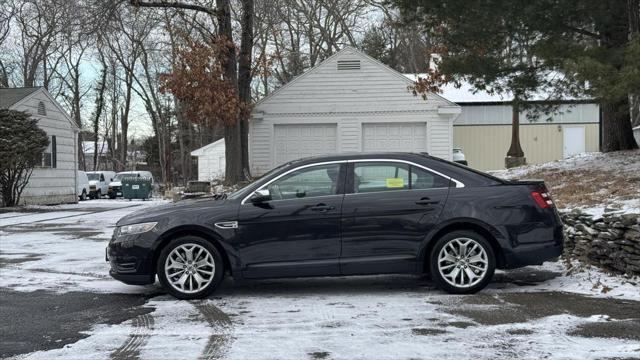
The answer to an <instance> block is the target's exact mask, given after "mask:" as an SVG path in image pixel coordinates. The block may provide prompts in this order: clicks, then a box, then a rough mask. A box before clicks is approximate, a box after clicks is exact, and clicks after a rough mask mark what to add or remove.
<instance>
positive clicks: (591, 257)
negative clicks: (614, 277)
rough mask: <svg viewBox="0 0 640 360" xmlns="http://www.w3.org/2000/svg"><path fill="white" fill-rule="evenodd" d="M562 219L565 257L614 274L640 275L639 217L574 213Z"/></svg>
mask: <svg viewBox="0 0 640 360" xmlns="http://www.w3.org/2000/svg"><path fill="white" fill-rule="evenodd" d="M561 217H562V220H563V222H564V224H565V230H564V233H565V250H564V255H565V256H568V257H574V258H577V259H579V260H581V261H584V262H586V263H589V264H592V265H595V266H598V267H600V268H603V269H605V270H609V271H612V272H616V273H623V274H624V273H626V274H629V275H640V214H619V213H605V214H604V215H602V216H601V217H593V216H591V215H589V214H585V213H582V212H580V211H577V210H573V211H570V212H562V213H561Z"/></svg>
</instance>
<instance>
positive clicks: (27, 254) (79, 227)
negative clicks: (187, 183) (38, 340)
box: [0, 200, 166, 293]
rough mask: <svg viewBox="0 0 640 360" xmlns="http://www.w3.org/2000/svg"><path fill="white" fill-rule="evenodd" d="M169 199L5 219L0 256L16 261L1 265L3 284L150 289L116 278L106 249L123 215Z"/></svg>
mask: <svg viewBox="0 0 640 360" xmlns="http://www.w3.org/2000/svg"><path fill="white" fill-rule="evenodd" d="M164 203H166V202H165V201H162V200H155V201H131V202H129V201H124V200H122V201H121V200H93V201H86V202H82V203H79V204H70V205H60V206H58V207H56V208H55V209H56V210H54V211H51V210H52V209H51V208H47V209H46V210H47V212H42V213H40V212H36V213H29V212H26V213H21V215H20V216H15V217H11V218H9V219H0V258H4V259H7V260H9V261H10V262H12V264H9V265H7V266H6V267H4V268H3V269H2V276H1V277H0V287H9V288H12V289H14V290H18V291H34V290H38V289H47V290H54V291H71V290H87V291H107V292H111V291H117V292H127V293H129V292H134V293H139V292H141V291H145V290H144V288H138V287H130V286H126V285H124V284H121V283H119V282H116V281H113V279H111V277H110V276H109V275H108V271H109V265H108V263H107V262H106V261H105V248H106V246H107V243H108V242H109V239H110V238H111V235H112V233H113V228H114V227H115V223H116V222H117V221H118V220H119V219H120V218H121V217H123V216H125V215H126V214H128V213H130V212H132V211H135V210H140V209H143V208H145V207H150V206H157V205H159V204H164ZM69 209H74V210H75V209H85V210H86V211H67V210H69ZM147 291H148V290H147Z"/></svg>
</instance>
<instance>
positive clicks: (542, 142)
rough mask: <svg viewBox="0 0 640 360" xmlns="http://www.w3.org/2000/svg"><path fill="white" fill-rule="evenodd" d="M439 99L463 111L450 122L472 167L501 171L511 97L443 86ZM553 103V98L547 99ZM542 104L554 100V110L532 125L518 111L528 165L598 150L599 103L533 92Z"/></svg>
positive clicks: (508, 135) (508, 133) (508, 141)
mask: <svg viewBox="0 0 640 360" xmlns="http://www.w3.org/2000/svg"><path fill="white" fill-rule="evenodd" d="M442 90H443V91H442V94H441V95H442V96H443V97H445V98H447V99H448V100H451V101H453V102H455V103H456V104H458V105H460V106H461V107H462V113H461V114H460V116H459V117H458V118H457V119H456V120H455V121H454V123H453V146H454V147H456V148H462V150H463V152H464V154H465V156H466V159H467V161H468V163H469V166H470V167H473V168H476V169H480V170H498V169H504V167H505V162H504V159H505V156H506V154H507V150H508V149H509V145H510V144H511V128H512V127H511V122H512V109H511V103H510V101H511V99H512V98H511V97H510V96H509V95H507V96H504V97H501V96H499V95H495V94H488V93H486V92H483V91H479V92H478V91H474V90H473V89H472V88H471V86H470V85H469V84H466V83H462V86H461V87H460V88H455V87H454V86H451V85H449V86H445V87H444V88H443V89H442ZM550 99H551V100H550ZM532 100H533V101H535V102H538V103H540V104H543V103H545V102H546V103H548V102H552V103H554V104H557V105H558V109H557V110H558V111H557V112H556V113H555V114H550V116H544V115H543V116H541V117H540V118H539V119H537V120H536V121H531V120H529V119H528V117H527V111H523V112H521V113H520V145H521V146H522V150H523V151H524V155H525V158H526V159H527V163H528V164H539V163H545V162H550V161H555V160H560V159H563V158H566V157H569V156H572V155H576V154H580V153H584V152H594V151H599V149H600V141H599V139H600V105H599V104H598V103H597V102H596V101H595V100H592V99H587V98H566V97H565V98H554V97H553V95H552V94H542V93H541V94H536V96H535V97H534V98H533V99H532Z"/></svg>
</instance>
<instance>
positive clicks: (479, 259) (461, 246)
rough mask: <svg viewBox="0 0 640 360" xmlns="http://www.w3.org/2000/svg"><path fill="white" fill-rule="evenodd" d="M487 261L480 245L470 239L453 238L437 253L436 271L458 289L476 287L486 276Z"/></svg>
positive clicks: (485, 253)
mask: <svg viewBox="0 0 640 360" xmlns="http://www.w3.org/2000/svg"><path fill="white" fill-rule="evenodd" d="M488 269H489V260H488V257H487V252H486V251H485V249H484V248H483V247H482V245H481V244H480V243H478V242H477V241H475V240H473V239H470V238H455V239H452V240H450V241H449V242H447V243H446V244H445V245H444V246H443V247H442V249H441V250H440V252H439V253H438V271H439V272H440V275H442V277H443V278H444V280H445V281H446V282H447V283H449V284H450V285H453V286H455V287H458V288H468V287H472V286H474V285H476V284H477V283H479V282H480V281H482V279H484V277H485V276H486V274H487V271H488Z"/></svg>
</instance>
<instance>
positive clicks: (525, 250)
mask: <svg viewBox="0 0 640 360" xmlns="http://www.w3.org/2000/svg"><path fill="white" fill-rule="evenodd" d="M563 249H564V246H563V243H562V241H560V243H557V242H556V241H554V242H550V243H546V244H532V245H527V246H519V247H517V248H516V249H514V250H513V251H511V252H510V253H508V254H505V264H504V265H505V266H504V267H505V268H507V269H513V268H519V267H523V266H527V265H540V264H542V263H543V262H545V261H549V260H553V259H556V258H557V257H558V256H560V255H562V250H563Z"/></svg>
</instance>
